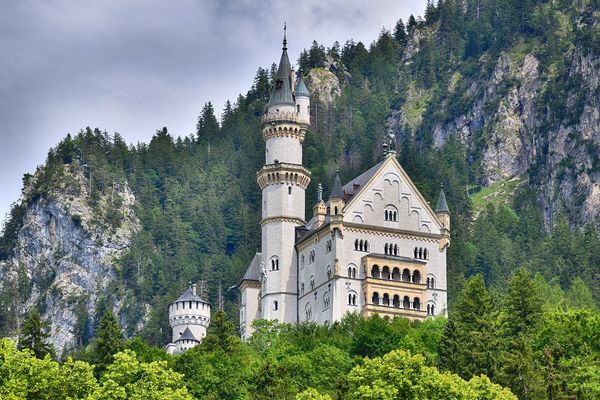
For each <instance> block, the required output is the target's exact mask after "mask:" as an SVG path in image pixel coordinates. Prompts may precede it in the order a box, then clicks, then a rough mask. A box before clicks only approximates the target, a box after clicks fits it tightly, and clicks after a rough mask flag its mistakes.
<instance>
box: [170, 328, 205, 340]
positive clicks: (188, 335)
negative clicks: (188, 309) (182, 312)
mask: <svg viewBox="0 0 600 400" xmlns="http://www.w3.org/2000/svg"><path fill="white" fill-rule="evenodd" d="M180 340H193V341H195V342H199V340H198V339H196V336H194V334H193V333H192V331H190V328H189V327H187V328H185V331H183V333H182V334H181V336H179V337H178V338H177V340H175V342H179V341H180Z"/></svg>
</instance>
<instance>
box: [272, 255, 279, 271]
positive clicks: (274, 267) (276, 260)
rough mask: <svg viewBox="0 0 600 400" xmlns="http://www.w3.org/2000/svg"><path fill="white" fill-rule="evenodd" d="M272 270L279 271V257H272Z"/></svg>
mask: <svg viewBox="0 0 600 400" xmlns="http://www.w3.org/2000/svg"><path fill="white" fill-rule="evenodd" d="M271 271H279V257H277V256H274V257H271Z"/></svg>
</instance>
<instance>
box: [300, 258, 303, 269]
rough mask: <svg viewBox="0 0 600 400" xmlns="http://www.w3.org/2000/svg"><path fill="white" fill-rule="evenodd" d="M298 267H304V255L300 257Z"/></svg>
mask: <svg viewBox="0 0 600 400" xmlns="http://www.w3.org/2000/svg"><path fill="white" fill-rule="evenodd" d="M300 269H304V256H302V258H301V259H300Z"/></svg>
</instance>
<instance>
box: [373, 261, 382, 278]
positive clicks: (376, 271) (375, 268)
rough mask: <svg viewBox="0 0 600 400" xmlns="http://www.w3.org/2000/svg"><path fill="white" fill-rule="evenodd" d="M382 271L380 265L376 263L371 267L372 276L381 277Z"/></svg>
mask: <svg viewBox="0 0 600 400" xmlns="http://www.w3.org/2000/svg"><path fill="white" fill-rule="evenodd" d="M380 277H381V272H380V271H379V265H377V264H375V265H373V266H372V267H371V278H380Z"/></svg>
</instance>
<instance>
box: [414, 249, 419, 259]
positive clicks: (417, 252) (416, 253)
mask: <svg viewBox="0 0 600 400" xmlns="http://www.w3.org/2000/svg"><path fill="white" fill-rule="evenodd" d="M414 253H415V258H419V249H418V248H417V247H415V251H414Z"/></svg>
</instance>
